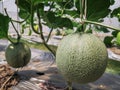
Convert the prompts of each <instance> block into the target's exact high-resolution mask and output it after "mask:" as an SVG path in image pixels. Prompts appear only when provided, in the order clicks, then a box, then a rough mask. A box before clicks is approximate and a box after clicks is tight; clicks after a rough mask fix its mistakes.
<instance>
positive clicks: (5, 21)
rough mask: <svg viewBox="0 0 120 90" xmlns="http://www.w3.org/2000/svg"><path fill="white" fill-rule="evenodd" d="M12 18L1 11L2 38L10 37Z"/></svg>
mask: <svg viewBox="0 0 120 90" xmlns="http://www.w3.org/2000/svg"><path fill="white" fill-rule="evenodd" d="M9 21H10V18H9V17H7V16H4V15H3V14H1V13H0V39H1V38H7V37H8V27H9Z"/></svg>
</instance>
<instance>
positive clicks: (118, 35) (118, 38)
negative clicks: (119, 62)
mask: <svg viewBox="0 0 120 90" xmlns="http://www.w3.org/2000/svg"><path fill="white" fill-rule="evenodd" d="M116 43H117V45H119V46H120V32H118V33H117V37H116Z"/></svg>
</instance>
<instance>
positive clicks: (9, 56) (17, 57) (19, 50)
mask: <svg viewBox="0 0 120 90" xmlns="http://www.w3.org/2000/svg"><path fill="white" fill-rule="evenodd" d="M5 57H6V60H7V62H8V64H9V65H10V66H12V67H14V68H20V67H23V66H25V65H27V64H28V62H29V61H30V58H31V51H30V48H29V47H28V46H27V45H26V44H25V43H23V42H19V43H17V44H10V45H8V47H7V48H6V51H5Z"/></svg>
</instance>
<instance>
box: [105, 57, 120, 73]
mask: <svg viewBox="0 0 120 90" xmlns="http://www.w3.org/2000/svg"><path fill="white" fill-rule="evenodd" d="M106 72H109V73H112V74H118V75H120V61H116V60H112V59H109V60H108V65H107V69H106Z"/></svg>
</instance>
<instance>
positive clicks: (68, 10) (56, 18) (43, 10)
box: [0, 0, 120, 44]
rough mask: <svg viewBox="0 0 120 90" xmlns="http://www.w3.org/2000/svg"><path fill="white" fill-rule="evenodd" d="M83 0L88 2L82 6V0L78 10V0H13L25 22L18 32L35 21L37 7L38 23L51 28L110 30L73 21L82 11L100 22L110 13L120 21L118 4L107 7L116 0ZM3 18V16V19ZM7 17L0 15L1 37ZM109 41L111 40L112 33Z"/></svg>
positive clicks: (92, 19)
mask: <svg viewBox="0 0 120 90" xmlns="http://www.w3.org/2000/svg"><path fill="white" fill-rule="evenodd" d="M84 1H85V0H84ZM86 1H87V4H86V5H87V6H85V2H83V3H84V6H83V8H82V12H81V9H80V8H81V6H80V5H81V3H80V0H16V2H15V3H16V5H17V6H18V8H19V17H20V18H21V19H23V20H24V23H22V24H21V25H22V30H21V32H22V33H24V30H25V29H26V28H29V27H31V23H33V25H35V24H38V22H37V21H38V18H37V17H36V16H35V15H36V13H37V12H36V11H37V10H39V14H40V19H41V24H42V25H46V26H47V27H49V28H53V29H63V30H69V29H75V30H77V31H79V32H83V31H84V30H85V32H86V33H92V30H93V29H92V28H93V27H94V28H95V29H94V30H97V31H100V32H101V31H102V32H104V33H107V32H109V30H108V29H107V28H106V27H101V26H94V25H91V24H89V23H88V24H87V25H84V27H81V26H82V24H81V23H80V22H78V21H76V20H79V19H80V14H81V13H83V14H84V15H85V17H84V18H85V19H86V20H91V21H96V22H103V21H104V20H103V18H104V17H106V16H108V15H111V17H117V18H118V20H119V21H120V7H118V8H116V9H115V10H113V11H111V10H110V8H109V7H110V5H113V4H114V3H115V0H86ZM85 9H86V12H85ZM3 18H6V19H4V20H3ZM32 18H33V20H32ZM8 19H9V17H7V16H1V15H0V21H2V23H4V24H1V22H0V32H1V33H0V34H2V35H0V38H4V37H6V36H7V34H8V26H9V25H8V23H9V20H8ZM3 21H4V22H3ZM36 22H37V23H36ZM28 26H29V27H28ZM88 26H89V27H90V28H89V29H87V27H88ZM3 28H4V30H3ZM83 28H84V30H83ZM33 31H34V30H33ZM31 33H32V31H31V29H30V32H29V35H31ZM116 33H117V31H115V32H112V35H113V37H114V38H115V37H116ZM106 38H108V37H106ZM114 38H113V39H114ZM105 41H106V40H105ZM109 41H112V38H111V37H110V39H109ZM107 42H108V41H107ZM109 44H110V43H109Z"/></svg>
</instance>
